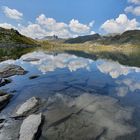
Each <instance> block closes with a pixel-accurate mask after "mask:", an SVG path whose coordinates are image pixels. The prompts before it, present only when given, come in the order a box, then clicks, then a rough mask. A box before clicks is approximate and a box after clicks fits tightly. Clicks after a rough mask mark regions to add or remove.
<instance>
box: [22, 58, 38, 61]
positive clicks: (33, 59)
mask: <svg viewBox="0 0 140 140" xmlns="http://www.w3.org/2000/svg"><path fill="white" fill-rule="evenodd" d="M39 60H40V59H38V58H26V59H23V61H25V62H33V61H39Z"/></svg>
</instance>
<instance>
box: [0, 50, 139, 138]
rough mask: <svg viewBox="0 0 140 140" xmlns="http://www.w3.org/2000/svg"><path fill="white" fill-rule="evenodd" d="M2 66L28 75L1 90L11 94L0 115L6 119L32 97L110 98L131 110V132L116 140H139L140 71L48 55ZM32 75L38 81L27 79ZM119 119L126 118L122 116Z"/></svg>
mask: <svg viewBox="0 0 140 140" xmlns="http://www.w3.org/2000/svg"><path fill="white" fill-rule="evenodd" d="M29 59H30V61H29ZM35 59H36V60H35ZM25 60H26V61H25ZM27 60H28V61H27ZM5 63H8V64H16V65H20V66H22V67H23V68H24V69H25V70H26V71H28V73H27V74H26V75H22V76H13V77H11V79H12V83H10V84H7V85H6V86H3V87H1V88H0V89H1V90H5V91H7V92H8V93H12V94H14V96H13V98H12V100H11V102H10V103H9V104H8V106H7V107H6V108H5V109H4V110H3V111H2V113H1V115H6V116H9V115H10V114H11V113H12V111H13V110H14V109H15V108H16V107H17V106H18V105H19V104H21V103H22V102H24V101H26V100H27V99H29V98H30V97H33V96H36V97H40V98H48V97H50V96H54V95H56V94H58V93H59V94H62V95H68V96H71V97H74V98H76V97H79V96H80V95H82V94H84V93H90V94H92V95H100V96H109V97H112V98H115V99H117V100H118V103H117V104H118V105H119V106H121V107H122V108H127V109H130V110H131V119H129V120H126V121H127V123H128V124H129V125H130V126H131V127H132V128H133V131H131V132H129V133H128V134H127V133H126V134H127V135H125V136H123V137H116V139H119V140H121V139H126V140H127V139H130V140H140V68H138V67H129V66H123V65H121V64H119V63H118V62H114V61H111V60H102V59H98V60H96V61H94V60H91V59H87V58H82V57H78V56H75V55H70V54H66V53H60V54H47V53H45V52H41V51H39V52H33V53H29V54H26V55H24V56H22V57H21V58H20V59H18V60H8V61H4V62H1V63H0V65H3V64H5ZM33 75H38V76H39V77H38V78H36V79H29V77H30V76H33ZM107 108H110V107H108V106H107ZM108 115H109V114H108ZM120 115H122V116H123V117H126V118H127V117H128V116H127V114H125V113H124V114H120ZM125 115H126V116H125ZM114 117H117V116H114ZM102 119H104V116H101V115H100V118H99V120H102ZM117 123H121V124H123V125H124V126H125V122H121V121H120V120H119V122H117ZM128 124H127V125H128ZM111 126H112V125H111ZM122 129H123V128H122ZM124 129H127V128H125V127H124ZM120 131H122V130H120Z"/></svg>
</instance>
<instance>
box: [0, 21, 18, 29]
mask: <svg viewBox="0 0 140 140" xmlns="http://www.w3.org/2000/svg"><path fill="white" fill-rule="evenodd" d="M0 27H2V28H5V29H11V28H13V29H16V27H14V26H13V25H11V24H8V23H6V22H5V23H0Z"/></svg>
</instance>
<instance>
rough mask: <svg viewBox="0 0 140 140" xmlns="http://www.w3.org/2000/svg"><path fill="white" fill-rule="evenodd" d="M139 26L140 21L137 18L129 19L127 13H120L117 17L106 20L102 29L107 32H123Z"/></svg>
mask: <svg viewBox="0 0 140 140" xmlns="http://www.w3.org/2000/svg"><path fill="white" fill-rule="evenodd" d="M138 28H139V23H138V22H137V20H136V19H135V18H134V19H128V17H127V16H126V15H125V14H120V15H119V17H118V18H116V19H110V20H107V21H105V22H104V23H103V24H102V25H101V29H103V30H104V31H105V32H106V33H122V32H124V31H127V30H134V29H138Z"/></svg>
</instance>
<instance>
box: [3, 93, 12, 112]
mask: <svg viewBox="0 0 140 140" xmlns="http://www.w3.org/2000/svg"><path fill="white" fill-rule="evenodd" d="M11 97H12V96H11V95H10V94H5V93H1V94H0V111H1V110H2V109H3V108H4V107H5V106H6V105H7V104H8V102H9V100H10V99H11Z"/></svg>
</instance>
